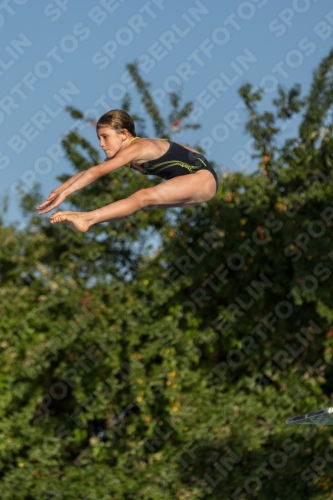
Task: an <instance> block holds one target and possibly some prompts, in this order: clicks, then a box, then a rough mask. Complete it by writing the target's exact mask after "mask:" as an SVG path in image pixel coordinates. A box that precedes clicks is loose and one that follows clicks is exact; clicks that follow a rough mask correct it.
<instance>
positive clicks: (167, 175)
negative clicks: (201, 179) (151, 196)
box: [129, 141, 218, 191]
mask: <svg viewBox="0 0 333 500" xmlns="http://www.w3.org/2000/svg"><path fill="white" fill-rule="evenodd" d="M168 142H169V144H170V147H169V149H168V151H167V152H166V153H164V155H162V156H160V157H159V158H157V159H156V160H151V161H146V162H144V163H141V164H140V168H141V169H142V170H141V169H138V168H136V167H135V166H134V165H133V164H132V163H131V164H130V165H129V166H130V167H131V168H132V169H133V170H137V171H138V172H140V173H141V174H144V175H157V176H158V177H162V179H172V178H173V177H179V176H181V175H188V174H194V173H195V172H198V170H209V171H210V172H211V173H212V174H213V176H214V178H215V182H216V191H217V189H218V178H217V175H216V172H215V170H214V169H213V167H212V166H211V165H210V164H209V162H208V161H207V159H206V158H205V157H204V156H203V155H202V154H200V153H194V152H193V151H190V150H189V149H186V148H184V146H181V145H180V144H177V143H176V142H173V141H168Z"/></svg>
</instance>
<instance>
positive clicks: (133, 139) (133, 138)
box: [130, 136, 140, 144]
mask: <svg viewBox="0 0 333 500" xmlns="http://www.w3.org/2000/svg"><path fill="white" fill-rule="evenodd" d="M135 139H140V137H139V136H137V137H132V139H131V140H130V144H132V142H133V141H135Z"/></svg>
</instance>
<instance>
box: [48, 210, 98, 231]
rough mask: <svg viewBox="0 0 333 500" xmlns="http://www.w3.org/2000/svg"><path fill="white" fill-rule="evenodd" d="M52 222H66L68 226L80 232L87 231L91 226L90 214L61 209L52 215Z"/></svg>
mask: <svg viewBox="0 0 333 500" xmlns="http://www.w3.org/2000/svg"><path fill="white" fill-rule="evenodd" d="M50 222H51V224H58V223H59V222H65V223H66V225H67V226H68V227H71V228H72V229H74V231H78V232H80V233H85V232H86V231H88V229H89V228H90V226H91V224H90V220H89V215H88V214H87V213H86V212H70V211H68V212H62V211H59V212H56V213H55V214H52V215H51V217H50Z"/></svg>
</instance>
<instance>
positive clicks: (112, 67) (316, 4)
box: [0, 0, 333, 226]
mask: <svg viewBox="0 0 333 500" xmlns="http://www.w3.org/2000/svg"><path fill="white" fill-rule="evenodd" d="M0 30H1V40H2V44H1V48H0V78H1V95H0V127H1V143H0V175H1V191H0V197H1V198H2V197H3V196H4V195H5V194H8V195H9V197H10V204H9V211H8V214H7V216H6V218H5V221H6V222H8V223H9V222H16V223H17V225H18V226H21V225H22V224H24V221H22V216H21V212H20V210H19V208H18V195H17V191H16V189H17V183H18V182H19V181H22V182H23V186H24V189H25V190H26V191H29V190H30V189H31V187H32V185H33V183H35V182H38V183H40V184H41V190H42V193H43V200H44V198H45V197H46V196H47V195H48V194H49V193H50V192H51V190H52V189H54V188H55V187H56V186H58V185H59V182H58V181H57V180H56V177H57V176H58V175H60V174H62V173H64V172H66V173H69V174H70V173H73V174H74V171H73V170H72V167H71V165H70V164H69V162H68V161H67V160H66V159H65V158H64V156H63V153H62V151H61V148H60V146H59V144H60V143H59V141H60V140H61V137H62V135H63V134H64V133H66V132H67V131H68V129H69V128H70V127H71V126H73V124H74V122H73V120H72V119H71V118H70V117H69V115H68V114H67V113H66V112H65V111H64V107H65V106H66V105H71V106H74V107H76V108H79V109H81V110H82V111H84V112H87V114H89V116H91V117H94V118H98V116H100V115H102V114H103V113H104V112H105V111H107V110H109V109H115V108H119V107H120V103H121V97H122V96H123V95H124V92H126V91H128V92H130V94H131V96H132V98H133V109H134V110H135V111H137V112H140V111H141V114H143V112H142V109H141V105H140V102H139V100H138V96H137V94H136V92H135V89H134V88H133V85H132V86H131V82H130V80H129V78H128V75H127V73H126V68H125V65H126V64H127V63H129V62H133V61H134V60H137V59H139V60H140V61H141V64H140V70H141V74H142V76H143V77H144V78H145V79H146V80H148V81H149V82H151V85H152V87H151V90H152V92H153V94H154V96H155V98H156V100H157V102H158V103H159V104H160V109H161V112H162V113H163V114H164V116H167V114H168V113H169V111H170V109H169V106H168V100H167V93H168V92H169V91H171V90H175V89H176V88H180V87H181V88H182V96H183V102H187V101H194V102H195V104H196V106H195V112H194V113H193V116H192V117H191V122H193V123H195V122H199V123H200V124H201V129H199V130H197V131H190V132H187V133H186V134H183V135H182V136H181V137H179V136H175V140H178V141H180V142H184V143H187V144H189V145H192V146H193V145H194V144H196V143H200V144H201V145H202V146H203V147H204V148H205V150H206V156H207V157H208V159H210V160H214V161H215V162H216V163H217V165H218V166H220V167H221V168H228V169H229V170H234V171H235V170H237V171H239V170H243V169H246V168H247V169H248V171H251V169H253V168H255V163H254V162H253V161H252V160H250V159H249V157H248V152H249V150H250V144H249V137H248V136H247V135H246V134H245V133H244V124H245V121H246V115H245V113H244V111H243V109H242V106H241V102H240V98H239V95H238V93H237V90H238V88H239V87H240V86H241V85H242V84H243V83H245V82H250V83H252V84H253V85H255V86H263V87H264V88H265V89H266V97H265V101H264V105H266V104H267V105H269V102H270V101H271V100H272V99H273V98H274V97H275V96H276V87H277V84H282V85H284V86H286V87H290V86H292V85H293V84H294V83H301V85H302V89H303V93H306V92H307V91H308V89H309V85H310V82H311V79H312V74H313V71H314V70H315V69H316V67H317V66H318V64H319V63H320V61H321V60H322V58H323V57H325V56H326V55H327V54H328V52H329V51H330V49H331V47H332V41H333V37H332V30H333V8H332V4H331V3H330V2H329V1H327V0H326V1H325V0H279V1H274V0H248V1H242V0H200V1H199V0H182V1H181V2H180V1H179V2H176V1H174V0H150V1H149V0H147V1H146V0H142V1H141V0H140V1H137V2H134V1H132V2H130V1H129V0H99V1H93V0H82V1H81V2H75V1H74V0H53V1H52V2H48V1H47V0H44V1H43V2H33V0H5V1H3V2H2V3H1V4H0ZM295 127H296V124H295V123H294V124H293V123H291V124H290V125H288V127H287V128H286V130H285V133H286V134H293V133H296V128H295ZM81 132H82V133H83V134H84V135H85V136H86V137H87V138H88V139H89V140H91V141H92V142H93V144H94V145H95V146H96V147H98V141H97V138H96V134H95V130H94V128H93V127H91V126H90V125H86V126H85V127H84V129H83V130H82V131H81ZM147 132H148V133H149V134H152V135H153V130H152V128H151V127H148V129H147ZM176 137H177V138H176ZM133 175H139V174H136V173H135V172H133ZM43 200H41V201H43ZM49 215H50V214H47V215H45V216H44V217H49Z"/></svg>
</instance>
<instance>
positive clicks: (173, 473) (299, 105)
mask: <svg viewBox="0 0 333 500" xmlns="http://www.w3.org/2000/svg"><path fill="white" fill-rule="evenodd" d="M332 57H333V52H332V53H330V54H329V56H328V57H327V58H326V59H325V60H324V61H323V62H322V64H321V65H320V66H319V68H318V70H317V71H316V73H315V75H314V80H313V85H312V88H311V89H310V92H309V95H308V96H306V97H305V98H301V91H300V88H299V87H298V86H295V87H294V88H292V89H290V90H289V91H286V90H285V89H282V88H280V89H279V91H278V95H277V97H276V99H275V100H274V102H273V105H274V111H271V112H262V113H260V111H259V103H260V100H261V99H262V92H261V91H258V92H253V90H252V87H251V86H250V85H245V86H243V87H242V88H241V89H240V94H241V96H242V97H243V99H244V102H245V104H246V106H247V109H248V112H249V120H248V123H247V126H246V129H247V131H248V132H249V134H250V135H251V136H252V138H253V144H254V150H255V158H257V159H258V169H257V170H256V171H255V172H253V173H252V174H246V175H245V174H242V173H229V174H226V175H224V177H223V179H222V182H221V184H220V189H219V193H218V195H217V196H216V197H215V198H214V199H213V200H212V201H211V202H210V203H205V204H203V205H201V206H198V207H186V208H183V209H181V210H161V209H158V210H157V209H154V210H141V211H139V212H137V213H136V214H134V215H133V216H131V217H129V218H126V219H123V220H120V221H117V222H114V223H110V224H100V225H96V226H93V227H92V228H91V229H90V230H89V231H88V232H87V233H84V234H77V233H74V232H72V231H71V230H69V229H68V228H67V227H66V226H61V225H56V226H52V225H50V224H49V221H48V218H40V217H39V216H37V215H36V212H35V210H34V207H35V206H36V204H37V203H38V202H40V199H41V196H40V194H39V191H38V187H36V189H35V190H34V191H33V192H32V193H30V194H29V195H23V196H22V209H23V211H24V213H25V214H26V215H28V216H29V224H28V226H27V228H26V229H24V230H18V229H16V228H15V227H13V226H12V225H11V226H8V227H5V225H4V224H3V222H2V224H1V227H0V232H1V235H0V236H1V241H2V248H1V253H0V278H1V282H0V283H1V285H0V294H1V302H0V304H1V305H0V307H1V316H0V349H1V375H0V390H1V404H0V411H1V420H0V435H1V441H0V461H1V462H0V466H1V472H0V474H1V479H0V488H1V498H2V499H4V500H12V499H13V500H14V499H25V500H35V499H44V498H45V499H52V498H55V499H57V498H63V499H66V500H72V499H73V500H78V499H80V500H94V499H98V500H104V499H105V500H106V499H109V498H112V499H116V500H122V499H126V500H130V499H138V498H141V499H145V500H155V499H161V500H162V499H163V500H168V499H170V500H173V499H191V500H192V499H194V500H195V499H206V498H212V499H216V500H218V499H221V498H223V499H241V498H251V497H255V498H258V499H261V500H268V499H270V500H271V499H274V500H277V499H280V500H282V499H290V498H292V499H295V500H301V499H302V500H303V499H304V498H311V499H315V500H324V499H325V500H327V499H328V498H330V497H332V494H331V492H332V490H333V473H332V467H331V463H332V460H333V453H332V446H333V441H332V437H331V433H330V430H329V427H312V426H304V427H303V426H295V427H287V426H286V425H285V420H286V419H287V418H289V417H291V416H293V415H295V414H298V413H302V412H307V411H312V410H314V409H317V408H320V407H325V406H330V404H331V395H332V381H333V370H332V367H333V354H332V353H333V351H332V348H333V305H332V298H331V297H332V279H331V277H332V271H333V247H332V238H333V234H332V223H333V208H332V201H333V197H332V189H333V181H332V167H331V150H332V147H331V141H332V124H331V112H332V105H331V99H332V96H333V89H332V84H331V72H332ZM128 69H129V72H130V74H131V76H132V78H133V80H134V82H135V83H136V86H137V90H138V94H139V96H140V98H141V102H142V103H143V104H144V106H145V110H146V112H147V116H148V117H150V118H151V120H152V123H153V126H154V129H155V133H156V135H157V136H163V137H169V138H170V137H173V135H172V134H176V133H177V130H180V129H177V128H176V130H175V129H174V128H172V125H173V124H174V123H175V121H177V120H183V121H184V122H185V123H184V124H183V122H178V123H181V124H182V127H184V128H185V129H186V128H189V127H192V128H193V126H190V125H188V124H187V123H186V118H187V117H188V116H189V113H190V111H191V104H190V103H187V104H185V105H183V106H181V104H180V99H179V98H178V96H177V95H175V94H173V95H171V96H170V106H171V113H170V114H169V116H168V117H167V118H164V117H163V116H162V115H161V113H160V111H159V109H158V108H157V106H156V105H155V104H154V102H153V101H152V99H151V96H150V93H149V84H147V83H146V82H144V81H143V79H142V78H141V76H140V75H139V72H138V69H137V66H136V65H129V66H128ZM123 107H124V108H125V109H127V110H128V111H129V112H131V114H132V115H133V116H134V117H135V118H136V120H137V121H138V123H139V127H140V128H141V130H142V131H144V127H145V120H143V119H142V118H141V119H140V120H138V118H140V117H138V116H137V115H136V114H135V112H134V111H133V112H132V110H131V107H132V103H131V100H130V98H129V96H126V98H125V101H124V103H123ZM69 111H70V112H71V113H72V116H73V118H76V119H82V120H86V119H89V117H84V116H83V115H82V113H81V112H80V111H78V110H74V109H70V110H69ZM293 116H298V117H299V118H300V122H301V125H300V127H299V133H298V135H297V136H296V137H294V138H287V139H283V140H282V139H281V136H282V133H283V123H285V122H286V121H287V120H290V119H291V118H292V117H293ZM63 146H64V148H65V151H66V154H67V157H68V160H69V162H70V164H71V165H72V167H73V170H74V173H75V172H77V171H80V170H82V169H85V168H87V167H89V166H90V165H92V164H95V163H96V162H98V161H99V157H98V153H97V151H96V149H95V148H94V147H93V146H92V145H91V144H90V143H89V142H88V141H87V140H85V139H84V138H83V137H82V136H80V134H79V133H78V132H77V131H72V132H71V133H70V134H68V135H67V136H66V137H65V138H64V140H63ZM70 175H73V173H71V174H70ZM68 177H69V175H62V176H61V177H60V178H59V181H61V182H63V181H65V180H67V179H68ZM157 182H160V181H159V180H158V179H156V178H153V177H151V178H146V177H144V176H139V175H138V174H136V173H135V172H132V171H130V170H129V169H122V170H120V171H117V172H115V173H113V174H112V175H110V176H104V177H102V178H100V179H99V180H98V181H96V182H95V183H94V184H93V185H91V186H88V187H87V188H86V189H85V190H83V191H81V192H78V193H76V194H75V195H74V196H72V197H71V198H70V200H69V202H70V204H69V207H70V208H71V209H74V210H78V211H82V210H92V209H94V208H96V207H100V206H103V205H106V204H108V203H112V202H113V201H114V200H116V199H119V198H124V197H126V196H129V195H130V194H132V193H133V192H134V191H135V190H137V189H140V188H143V187H146V186H148V185H152V184H153V183H157ZM170 214H172V215H173V217H170ZM147 234H158V235H159V236H160V238H161V244H160V247H159V249H158V250H157V251H156V252H155V253H154V254H153V255H149V256H147V250H148V249H149V248H148V245H149V244H147Z"/></svg>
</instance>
